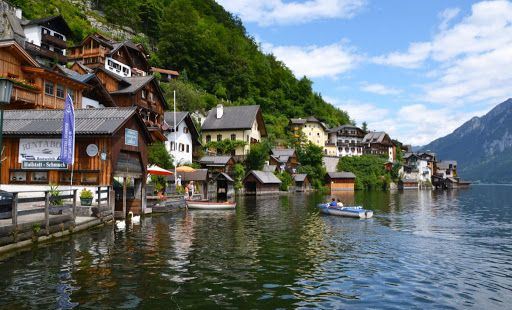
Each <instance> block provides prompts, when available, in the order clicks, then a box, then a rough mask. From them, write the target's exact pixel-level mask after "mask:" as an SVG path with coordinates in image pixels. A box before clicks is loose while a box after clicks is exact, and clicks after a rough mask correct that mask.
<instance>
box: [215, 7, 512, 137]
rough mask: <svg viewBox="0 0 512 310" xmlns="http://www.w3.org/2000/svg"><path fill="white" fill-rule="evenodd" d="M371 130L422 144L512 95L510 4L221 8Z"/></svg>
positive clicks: (295, 71) (316, 88) (328, 98)
mask: <svg viewBox="0 0 512 310" xmlns="http://www.w3.org/2000/svg"><path fill="white" fill-rule="evenodd" d="M217 2H218V3H220V4H221V5H223V6H224V7H225V8H226V9H227V10H228V11H230V12H232V13H233V14H236V15H238V16H239V17H240V18H241V19H242V21H243V22H244V25H245V26H246V28H247V31H248V33H249V34H251V35H252V36H254V37H255V38H256V40H257V41H258V42H260V44H261V48H262V50H263V51H264V52H267V53H273V54H274V55H276V57H277V58H278V59H280V60H282V61H283V62H284V63H286V65H287V66H288V67H290V69H292V71H293V72H294V74H295V75H296V76H298V77H301V76H303V75H306V76H308V77H309V78H310V79H312V80H313V81H314V89H315V91H317V92H320V93H321V94H322V96H323V97H324V98H325V99H326V100H327V101H328V102H330V103H332V104H334V105H336V106H338V107H340V108H341V109H343V110H346V111H348V112H349V114H350V116H351V117H352V118H353V119H354V120H355V121H356V123H357V124H358V125H361V123H362V122H363V121H366V122H367V123H368V124H369V128H370V129H371V130H379V131H380V130H383V131H387V132H388V133H389V134H390V135H391V136H392V137H393V138H398V139H400V140H401V141H403V142H405V143H411V144H414V145H422V144H426V143H428V142H430V141H431V140H433V139H435V138H438V137H441V136H444V135H446V134H448V133H450V132H451V131H453V129H455V128H457V127H458V126H460V125H461V124H462V123H464V122H465V121H467V120H469V119H470V118H471V117H473V116H481V115H483V114H485V113H486V112H488V111H489V110H490V109H491V108H492V107H494V106H495V105H497V104H498V103H500V102H502V101H504V100H506V99H507V98H509V97H511V95H510V88H511V85H512V70H511V68H512V57H511V55H512V2H510V1H504V0H503V1H452V0H428V1H409V0H402V1H398V0H307V1H302V0H217Z"/></svg>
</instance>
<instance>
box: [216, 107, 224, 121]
mask: <svg viewBox="0 0 512 310" xmlns="http://www.w3.org/2000/svg"><path fill="white" fill-rule="evenodd" d="M223 114H224V107H223V106H222V104H219V105H217V118H221V117H222V115H223Z"/></svg>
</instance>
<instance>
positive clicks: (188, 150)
mask: <svg viewBox="0 0 512 310" xmlns="http://www.w3.org/2000/svg"><path fill="white" fill-rule="evenodd" d="M187 153H190V145H188V144H187Z"/></svg>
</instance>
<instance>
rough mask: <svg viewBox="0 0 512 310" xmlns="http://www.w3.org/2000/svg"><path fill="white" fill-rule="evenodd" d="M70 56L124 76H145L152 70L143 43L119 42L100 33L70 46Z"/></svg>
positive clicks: (90, 65)
mask: <svg viewBox="0 0 512 310" xmlns="http://www.w3.org/2000/svg"><path fill="white" fill-rule="evenodd" d="M68 58H69V60H70V61H77V62H81V63H83V64H84V65H85V66H87V67H89V68H98V67H102V68H104V69H105V70H107V71H109V72H111V73H113V74H115V75H117V76H120V77H122V78H129V77H132V76H145V75H148V74H149V73H150V71H151V67H150V66H149V63H148V60H147V52H146V51H145V50H144V48H143V47H142V45H139V44H135V43H133V42H131V41H129V40H127V41H123V42H117V41H114V40H111V39H109V38H107V37H105V36H102V35H100V34H98V33H94V34H90V35H88V36H87V37H86V38H85V39H84V40H82V42H81V43H80V44H79V45H77V46H73V47H70V48H69V53H68Z"/></svg>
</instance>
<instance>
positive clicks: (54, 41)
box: [41, 33, 68, 49]
mask: <svg viewBox="0 0 512 310" xmlns="http://www.w3.org/2000/svg"><path fill="white" fill-rule="evenodd" d="M41 41H43V42H47V43H50V44H51V45H54V46H57V47H58V48H61V49H66V48H67V47H68V44H67V43H66V41H64V40H62V39H59V38H57V37H55V36H52V35H51V34H47V33H45V34H43V37H42V40H41Z"/></svg>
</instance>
